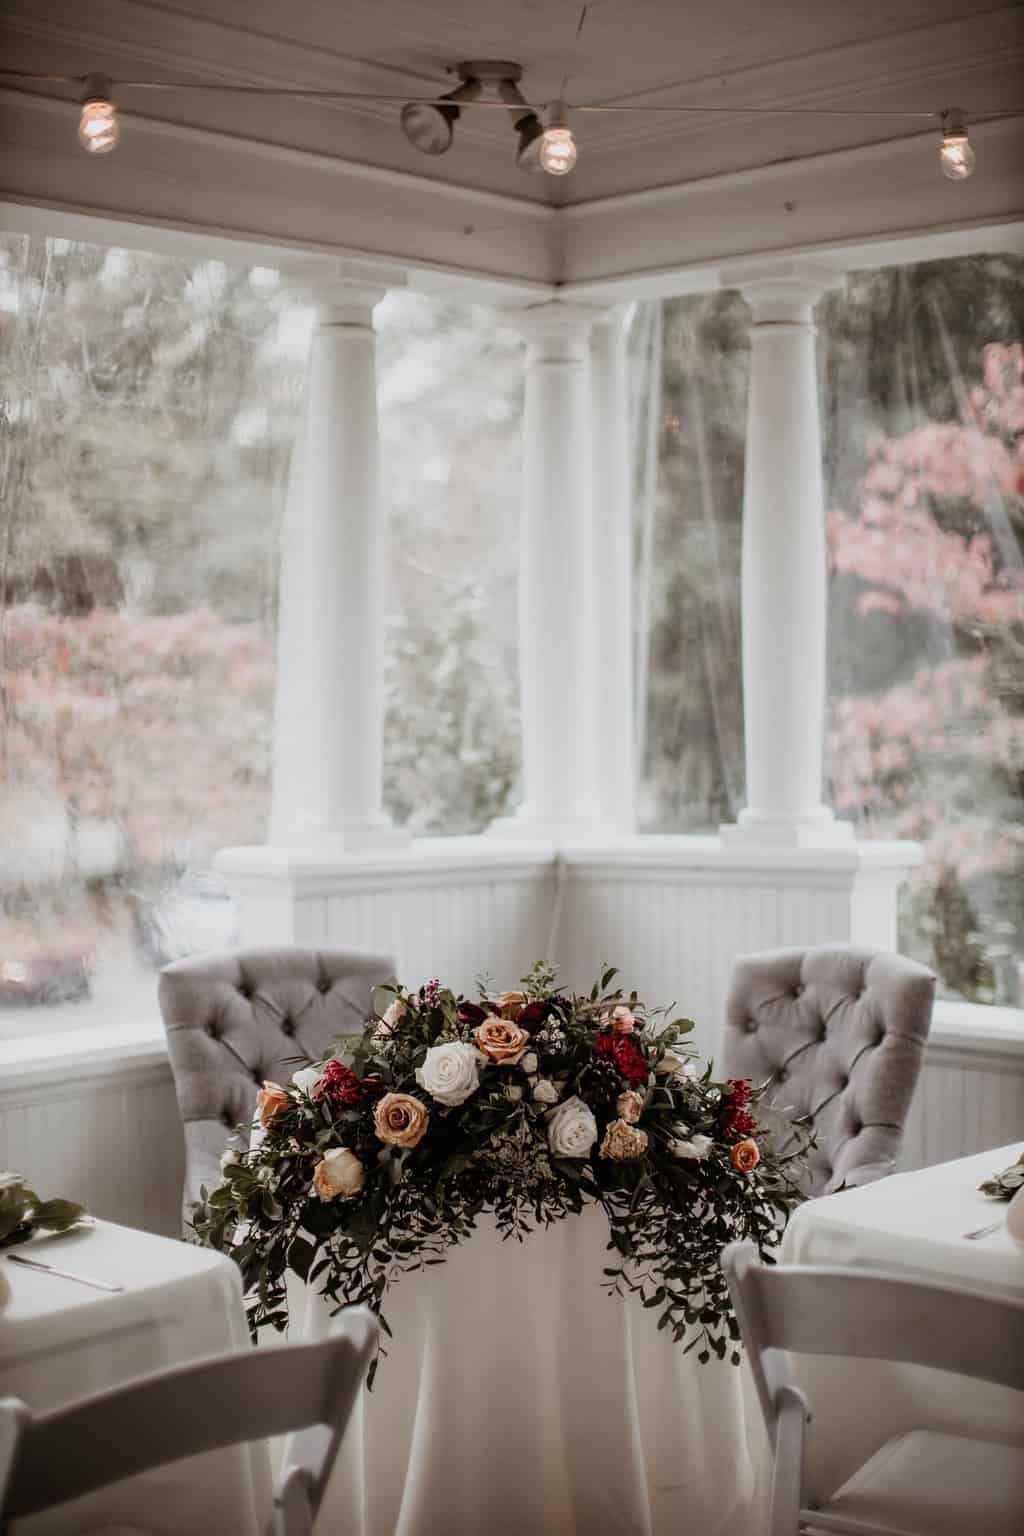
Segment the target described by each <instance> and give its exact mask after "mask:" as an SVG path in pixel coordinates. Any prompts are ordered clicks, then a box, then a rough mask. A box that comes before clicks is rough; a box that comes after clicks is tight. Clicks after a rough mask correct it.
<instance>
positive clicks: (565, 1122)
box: [548, 1094, 597, 1157]
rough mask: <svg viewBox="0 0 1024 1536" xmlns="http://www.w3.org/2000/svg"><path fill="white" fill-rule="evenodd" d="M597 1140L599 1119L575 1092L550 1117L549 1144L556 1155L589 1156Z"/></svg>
mask: <svg viewBox="0 0 1024 1536" xmlns="http://www.w3.org/2000/svg"><path fill="white" fill-rule="evenodd" d="M596 1140H597V1121H596V1120H595V1119H594V1117H593V1115H592V1114H591V1112H590V1110H589V1109H588V1108H587V1106H586V1104H584V1102H583V1100H582V1099H580V1098H577V1097H576V1095H575V1094H574V1095H573V1097H572V1098H571V1099H566V1101H565V1103H564V1104H559V1106H558V1108H557V1109H553V1110H552V1111H551V1114H550V1116H549V1117H548V1146H549V1147H550V1148H551V1150H552V1152H553V1153H554V1154H555V1156H556V1157H589V1156H590V1151H591V1148H592V1147H593V1145H594V1142H595V1141H596Z"/></svg>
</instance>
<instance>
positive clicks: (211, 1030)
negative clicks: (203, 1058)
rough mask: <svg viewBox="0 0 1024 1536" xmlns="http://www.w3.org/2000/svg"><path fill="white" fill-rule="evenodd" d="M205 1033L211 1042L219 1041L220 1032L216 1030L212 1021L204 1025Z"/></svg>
mask: <svg viewBox="0 0 1024 1536" xmlns="http://www.w3.org/2000/svg"><path fill="white" fill-rule="evenodd" d="M206 1033H207V1034H208V1035H209V1037H210V1039H211V1040H219V1039H220V1030H219V1029H218V1028H217V1026H216V1024H215V1023H214V1021H213V1020H212V1019H210V1021H209V1023H208V1024H207V1025H206Z"/></svg>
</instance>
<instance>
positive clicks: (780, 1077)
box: [775, 1067, 789, 1083]
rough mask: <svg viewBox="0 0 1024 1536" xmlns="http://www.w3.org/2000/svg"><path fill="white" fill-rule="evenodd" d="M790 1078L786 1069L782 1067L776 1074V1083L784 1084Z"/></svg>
mask: <svg viewBox="0 0 1024 1536" xmlns="http://www.w3.org/2000/svg"><path fill="white" fill-rule="evenodd" d="M788 1076H789V1073H788V1072H787V1071H786V1069H785V1067H780V1068H779V1070H778V1071H777V1072H776V1074H775V1081H776V1082H777V1083H784V1082H785V1081H786V1078H787V1077H788Z"/></svg>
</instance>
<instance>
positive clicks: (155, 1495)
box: [0, 1221, 270, 1536]
mask: <svg viewBox="0 0 1024 1536" xmlns="http://www.w3.org/2000/svg"><path fill="white" fill-rule="evenodd" d="M14 1251H15V1252H20V1253H23V1254H24V1255H25V1256H26V1257H31V1258H39V1259H42V1260H45V1261H47V1262H49V1263H53V1264H56V1265H58V1266H60V1267H61V1268H63V1269H68V1270H73V1271H77V1272H80V1273H81V1274H84V1275H89V1276H92V1277H94V1278H95V1279H98V1280H107V1281H109V1282H111V1283H113V1284H120V1285H123V1286H124V1290H123V1291H122V1292H118V1293H113V1292H107V1291H100V1290H94V1289H92V1288H90V1287H87V1286H85V1285H82V1284H80V1283H78V1282H76V1281H72V1280H66V1279H62V1278H61V1277H59V1276H56V1275H51V1274H43V1273H40V1272H39V1271H36V1270H31V1269H26V1268H24V1267H23V1266H20V1265H16V1264H11V1263H9V1262H7V1261H6V1260H5V1259H4V1258H0V1394H2V1395H4V1396H12V1397H18V1398H21V1399H22V1400H23V1401H24V1402H26V1403H28V1405H29V1406H30V1407H31V1408H33V1409H36V1410H37V1411H39V1412H42V1411H44V1410H47V1409H52V1408H58V1407H62V1406H64V1405H65V1404H67V1403H69V1402H71V1401H73V1400H74V1399H76V1398H79V1397H83V1396H86V1395H88V1394H91V1393H93V1392H98V1391H102V1390H104V1389H106V1388H108V1387H112V1386H117V1385H119V1384H120V1383H122V1382H126V1381H130V1380H132V1379H133V1378H136V1377H139V1376H143V1375H147V1374H149V1373H150V1372H152V1371H156V1370H161V1369H165V1368H167V1367H169V1366H173V1365H183V1364H187V1363H188V1362H190V1361H194V1360H200V1359H203V1358H207V1357H209V1356H211V1355H218V1354H222V1353H226V1352H228V1351H230V1350H242V1349H247V1348H249V1347H250V1345H249V1338H248V1332H247V1328H246V1323H245V1311H244V1306H243V1301H242V1286H241V1276H240V1273H239V1271H238V1269H237V1267H236V1266H235V1265H234V1264H233V1263H232V1262H231V1260H230V1259H227V1258H225V1257H223V1256H222V1255H220V1254H217V1253H213V1252H210V1251H208V1250H205V1249H200V1248H196V1247H193V1246H189V1245H186V1244H185V1243H181V1242H172V1241H171V1240H170V1239H168V1238H163V1237H154V1236H153V1235H151V1234H150V1233H146V1232H137V1231H134V1230H132V1229H131V1228H128V1227H120V1226H115V1225H113V1224H111V1223H109V1222H104V1221H97V1222H96V1223H95V1224H94V1225H93V1226H91V1227H83V1228H81V1229H78V1230H75V1231H72V1232H69V1233H66V1234H64V1235H63V1236H61V1237H49V1238H41V1239H37V1240H34V1241H32V1242H31V1243H28V1244H26V1245H23V1246H22V1247H21V1248H20V1249H16V1250H14ZM153 1432H154V1434H157V1435H158V1434H159V1432H160V1426H159V1425H154V1426H153ZM269 1507H270V1468H269V1458H268V1456H267V1451H266V1447H265V1446H263V1445H255V1446H240V1447H237V1448H229V1449H226V1450H220V1451H214V1452H209V1453H207V1454H205V1455H203V1456H197V1457H192V1458H190V1459H189V1460H188V1461H184V1462H177V1463H174V1464H172V1465H170V1466H167V1467H163V1468H158V1469H157V1470H156V1471H153V1472H149V1473H146V1474H144V1475H143V1476H141V1477H135V1478H129V1479H126V1480H124V1481H123V1482H121V1483H117V1484H114V1485H113V1486H112V1487H110V1488H108V1489H102V1490H100V1491H99V1492H97V1493H94V1494H89V1495H87V1496H85V1497H83V1498H81V1499H75V1500H73V1501H71V1502H69V1503H67V1504H64V1505H62V1506H60V1507H58V1508H57V1509H54V1510H49V1511H43V1512H42V1513H41V1514H38V1515H34V1516H31V1517H29V1518H27V1519H24V1520H20V1521H17V1522H15V1523H14V1525H13V1526H12V1536H72V1533H74V1536H86V1533H92V1532H97V1533H98V1532H100V1531H106V1530H115V1529H116V1530H117V1531H118V1532H119V1533H120V1532H121V1531H125V1530H132V1531H135V1530H138V1531H140V1532H146V1533H147V1536H148V1533H151V1536H197V1533H198V1532H211V1533H212V1532H217V1536H262V1533H263V1530H264V1525H265V1520H266V1517H267V1513H268V1511H269Z"/></svg>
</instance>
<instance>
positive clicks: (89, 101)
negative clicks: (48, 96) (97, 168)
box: [78, 75, 121, 155]
mask: <svg viewBox="0 0 1024 1536" xmlns="http://www.w3.org/2000/svg"><path fill="white" fill-rule="evenodd" d="M120 137H121V132H120V129H119V127H118V122H117V108H116V107H115V105H114V103H113V101H112V100H111V99H110V81H109V80H108V79H107V77H106V75H87V76H86V78H85V88H84V90H83V93H82V115H81V117H80V118H79V120H78V142H79V143H80V144H81V146H82V148H83V149H87V150H88V151H89V153H90V155H106V154H109V153H110V151H111V150H112V149H116V148H117V141H118V139H119V138H120Z"/></svg>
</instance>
